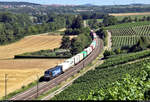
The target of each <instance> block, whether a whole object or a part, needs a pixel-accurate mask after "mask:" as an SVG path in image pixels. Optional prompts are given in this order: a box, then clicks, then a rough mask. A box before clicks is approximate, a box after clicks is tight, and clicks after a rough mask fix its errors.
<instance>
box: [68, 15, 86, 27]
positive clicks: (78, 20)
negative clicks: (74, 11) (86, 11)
mask: <svg viewBox="0 0 150 102" xmlns="http://www.w3.org/2000/svg"><path fill="white" fill-rule="evenodd" d="M82 27H83V20H82V17H81V16H77V17H76V18H75V19H74V20H73V23H72V25H71V28H72V29H75V28H76V29H81V28H82Z"/></svg>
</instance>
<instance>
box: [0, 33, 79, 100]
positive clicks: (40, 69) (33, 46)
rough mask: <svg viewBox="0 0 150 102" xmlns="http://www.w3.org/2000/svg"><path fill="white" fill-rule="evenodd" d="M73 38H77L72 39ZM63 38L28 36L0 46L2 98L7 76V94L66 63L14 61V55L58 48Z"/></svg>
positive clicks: (0, 93) (42, 35) (39, 60)
mask: <svg viewBox="0 0 150 102" xmlns="http://www.w3.org/2000/svg"><path fill="white" fill-rule="evenodd" d="M73 37H76V36H71V37H70V38H73ZM61 38H62V36H58V35H56V36H52V35H48V33H45V34H40V35H32V36H27V37H25V38H23V39H22V40H20V41H18V42H15V43H12V44H9V45H4V46H0V97H2V96H4V91H5V84H4V81H5V80H4V77H5V74H8V83H7V93H10V92H13V91H15V90H16V89H20V88H21V87H22V86H26V85H28V84H29V83H31V82H33V81H35V80H36V79H37V78H36V75H37V74H38V75H39V76H40V77H41V76H43V74H44V71H45V70H46V69H49V68H52V67H54V66H56V65H57V64H59V63H62V62H63V61H64V59H13V57H14V55H17V54H22V53H25V52H34V51H39V50H46V49H54V48H58V47H59V46H60V44H61Z"/></svg>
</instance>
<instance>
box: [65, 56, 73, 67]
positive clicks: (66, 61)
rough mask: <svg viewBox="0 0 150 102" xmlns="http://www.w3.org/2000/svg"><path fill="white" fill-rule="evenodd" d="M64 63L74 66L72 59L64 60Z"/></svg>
mask: <svg viewBox="0 0 150 102" xmlns="http://www.w3.org/2000/svg"><path fill="white" fill-rule="evenodd" d="M65 63H68V64H71V65H72V66H73V65H74V59H73V58H69V59H67V60H65Z"/></svg>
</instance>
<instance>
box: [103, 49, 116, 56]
mask: <svg viewBox="0 0 150 102" xmlns="http://www.w3.org/2000/svg"><path fill="white" fill-rule="evenodd" d="M114 54H115V53H114V52H113V51H108V50H105V52H104V57H107V56H111V55H114Z"/></svg>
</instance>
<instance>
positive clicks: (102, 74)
mask: <svg viewBox="0 0 150 102" xmlns="http://www.w3.org/2000/svg"><path fill="white" fill-rule="evenodd" d="M149 56H150V51H148V50H147V51H143V52H137V53H131V54H124V55H120V56H115V57H111V58H109V59H107V60H105V61H104V64H102V65H100V66H99V67H97V68H96V69H95V70H92V71H89V72H87V73H86V74H85V75H84V76H82V77H80V78H78V79H77V80H76V81H75V82H74V83H73V84H72V85H71V86H70V87H68V88H67V89H66V90H64V91H63V92H61V93H60V94H59V95H56V96H55V97H54V98H53V100H76V99H79V98H82V97H87V96H88V95H89V92H90V91H91V90H97V89H100V88H104V89H105V88H107V85H108V84H110V83H113V82H115V81H117V80H120V78H122V77H123V76H122V75H124V74H126V73H128V74H131V75H132V77H137V76H138V75H139V73H140V71H141V69H142V66H143V64H144V63H149V62H150V58H149ZM140 58H148V59H143V60H139V61H138V62H134V63H127V62H129V61H135V60H138V59H140ZM125 63H126V64H125Z"/></svg>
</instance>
